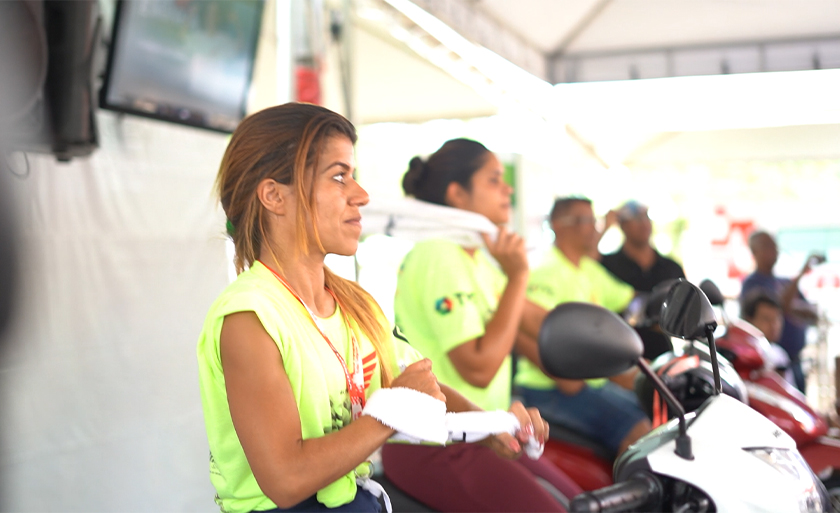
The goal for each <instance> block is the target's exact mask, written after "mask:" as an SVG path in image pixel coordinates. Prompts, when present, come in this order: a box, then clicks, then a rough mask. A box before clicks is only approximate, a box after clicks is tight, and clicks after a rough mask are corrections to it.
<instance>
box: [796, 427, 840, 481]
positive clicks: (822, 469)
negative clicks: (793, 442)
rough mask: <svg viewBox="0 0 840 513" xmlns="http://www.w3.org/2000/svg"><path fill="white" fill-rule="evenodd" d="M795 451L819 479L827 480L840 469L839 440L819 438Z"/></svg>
mask: <svg viewBox="0 0 840 513" xmlns="http://www.w3.org/2000/svg"><path fill="white" fill-rule="evenodd" d="M797 449H799V454H801V455H802V457H803V458H805V461H806V462H807V463H808V465H809V466H810V467H811V470H813V471H814V473H815V474H816V475H817V476H819V477H820V479H823V480H825V479H828V478H829V477H831V475H832V474H833V473H834V472H835V471H836V470H837V469H840V440H838V439H836V438H831V437H828V436H821V437H819V438H817V439H816V440H814V441H813V442H811V443H809V444H806V445H803V446H799V447H797Z"/></svg>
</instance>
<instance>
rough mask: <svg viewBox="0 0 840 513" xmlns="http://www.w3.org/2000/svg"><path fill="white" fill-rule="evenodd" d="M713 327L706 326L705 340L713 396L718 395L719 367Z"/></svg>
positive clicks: (719, 388)
mask: <svg viewBox="0 0 840 513" xmlns="http://www.w3.org/2000/svg"><path fill="white" fill-rule="evenodd" d="M715 327H716V326H714V325H712V324H710V325H708V326H706V339H707V340H708V341H709V356H711V357H712V374H713V375H714V378H715V395H718V394H720V390H721V387H720V367H718V359H717V346H715Z"/></svg>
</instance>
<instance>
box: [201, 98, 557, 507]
mask: <svg viewBox="0 0 840 513" xmlns="http://www.w3.org/2000/svg"><path fill="white" fill-rule="evenodd" d="M355 141H356V133H355V129H354V127H353V125H352V124H351V123H350V122H349V121H347V120H346V119H345V118H344V117H342V116H340V115H338V114H336V113H334V112H331V111H329V110H327V109H324V108H322V107H318V106H315V105H308V104H297V103H290V104H285V105H280V106H276V107H271V108H268V109H265V110H263V111H260V112H257V113H255V114H253V115H251V116H249V117H247V118H246V119H244V120H243V121H242V123H240V125H239V126H238V127H237V129H236V131H235V132H234V133H233V136H232V138H231V141H230V143H229V145H228V148H227V150H226V152H225V155H224V158H223V160H222V164H221V167H220V170H219V175H218V178H217V188H218V193H219V196H220V198H221V203H222V207H223V209H224V211H225V214H226V215H227V218H228V224H229V233H230V234H231V237H232V239H233V243H234V246H235V250H236V256H235V264H236V268H237V271H238V273H239V274H238V276H237V279H236V280H235V281H234V282H233V283H231V284H230V285H229V286H228V287H227V288H226V289H225V290H224V291H223V292H222V294H221V295H220V296H219V297H218V299H217V300H216V301H215V302H214V303H213V305H212V306H211V308H210V312H209V313H208V315H207V318H206V320H205V324H204V328H203V332H202V334H201V337H200V339H199V343H198V360H199V378H200V385H201V396H202V405H203V409H204V416H205V424H206V428H207V435H208V440H209V444H210V453H211V454H210V478H211V481H212V482H213V485H214V486H215V488H216V492H217V494H216V502H217V503H218V504H219V506H220V507H221V509H222V511H225V512H237V511H266V510H271V511H283V510H294V511H301V510H305V511H379V508H380V506H379V503H378V501H377V500H376V498H375V496H374V494H372V493H371V491H370V490H369V488H370V489H374V488H371V487H370V486H369V481H367V480H365V479H364V476H365V475H366V474H368V473H369V465H368V464H366V460H367V459H368V457H369V456H370V455H371V454H372V453H373V452H374V451H375V450H376V449H377V448H379V447H380V446H381V445H382V444H383V443H385V441H386V440H388V438H389V437H391V436H392V435H394V434H395V430H394V429H393V428H392V427H390V426H393V425H395V423H394V422H391V421H389V417H391V416H392V413H393V412H392V411H391V410H393V409H394V408H391V406H393V405H394V404H395V403H394V402H393V400H392V401H391V402H390V403H389V402H388V401H389V400H388V397H393V396H392V395H389V392H398V391H399V392H402V393H403V395H401V396H400V397H409V398H410V401H409V405H410V406H411V408H410V409H409V410H410V411H409V413H408V414H411V411H423V408H424V407H428V405H429V404H431V403H434V405H433V406H431V407H432V408H434V407H437V405H440V407H441V408H443V404H442V402H444V401H445V407H446V409H447V410H449V411H464V410H470V409H475V407H474V406H473V405H472V404H471V403H469V402H468V401H467V400H466V399H464V398H463V397H462V396H461V395H460V394H458V393H456V392H454V391H453V390H452V389H450V388H448V387H446V386H442V385H439V384H438V382H437V379H436V378H435V376H434V374H433V373H432V371H431V363H430V362H429V361H428V360H426V359H423V358H422V356H420V355H419V353H417V352H416V351H414V350H413V349H412V348H411V347H409V346H407V345H406V344H404V343H402V342H401V341H399V340H396V339H395V337H393V336H392V335H391V332H390V329H389V328H390V325H389V323H388V321H387V320H386V318H385V316H384V315H383V313H382V311H381V309H380V308H379V306H378V305H377V304H376V302H375V301H374V300H373V298H372V297H371V296H370V295H369V294H368V293H367V292H365V291H364V290H363V289H362V288H361V287H359V286H358V285H357V284H356V283H354V282H351V281H348V280H345V279H342V278H340V277H338V276H336V275H335V274H333V273H332V272H331V271H330V270H329V269H328V268H327V267H326V266H325V265H324V257H325V256H326V255H327V254H328V253H335V254H339V255H352V254H354V253H355V251H356V249H357V246H358V239H359V235H360V232H361V215H360V213H359V209H360V207H362V206H363V205H365V204H366V203H367V201H368V195H367V193H366V192H365V190H364V189H362V187H361V186H360V185H359V184H358V183H357V182H356V181H355V179H354V176H353V173H354V154H353V144H354V143H355ZM412 362H413V363H412ZM400 363H404V364H405V363H407V364H409V365H407V366H406V367H405V370H404V371H403V372H400ZM406 389H408V390H407V391H406ZM405 394H407V395H405ZM374 403H375V404H374ZM375 405H378V406H376V407H374V406H375ZM516 413H517V416H518V418H519V420H520V422H521V423H522V425H523V426H526V425H528V426H531V425H533V426H534V428H533V429H534V430H536V432H538V433H543V432H544V431H545V430H546V425H545V424H544V422H543V421H542V419H541V418H540V417H539V414H538V413H537V412H536V411H535V410H530V411H526V410H525V409H524V408H520V409H519V410H517V412H516ZM390 420H393V419H390ZM523 432H524V430H523ZM493 438H494V439H498V440H500V443H499V444H498V445H504V444H506V443H509V440H508V439H510V440H513V439H514V438H513V437H512V436H511V435H508V434H500V435H497V436H496V437H493Z"/></svg>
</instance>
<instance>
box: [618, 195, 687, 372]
mask: <svg viewBox="0 0 840 513" xmlns="http://www.w3.org/2000/svg"><path fill="white" fill-rule="evenodd" d="M616 218H617V220H618V226H619V227H620V228H621V231H622V233H623V234H624V243H623V244H622V245H621V248H619V250H618V251H616V252H615V253H609V254H606V255H603V256H602V257H601V264H602V265H603V266H604V267H606V268H607V270H608V271H609V272H611V273H612V274H613V275H614V276H616V277H617V278H618V279H620V280H622V281H623V282H625V283H628V284H630V285H631V286H632V287H633V288H634V289H635V290H636V292H650V291H652V290H653V288H654V287H655V286H656V285H658V284H660V283H662V282H664V281H668V280H673V279H677V278H683V279H685V272H683V269H682V267H681V266H680V264H678V263H677V262H675V261H674V260H671V259H670V258H668V257H666V256H663V255H661V254H660V253H659V252H658V251H656V248H654V247H653V245H652V244H651V242H650V237H651V234H652V233H653V226H652V225H651V222H650V217H648V207H647V206H645V205H643V204H641V203H639V202H638V201H633V200H631V201H628V202H627V203H625V204H624V205H622V206H621V208H619V209H618V210H617V211H616ZM636 331H637V332H638V333H639V336H641V338H642V342H643V343H644V346H645V352H644V357H645V358H647V359H648V360H653V359H654V358H656V357H657V356H659V355H660V354H662V353H665V352H667V351H671V349H672V345H671V340H670V338H669V337H667V336H666V335H664V334H663V333H662V332H661V331H659V330H657V329H654V328H649V327H639V328H637V329H636Z"/></svg>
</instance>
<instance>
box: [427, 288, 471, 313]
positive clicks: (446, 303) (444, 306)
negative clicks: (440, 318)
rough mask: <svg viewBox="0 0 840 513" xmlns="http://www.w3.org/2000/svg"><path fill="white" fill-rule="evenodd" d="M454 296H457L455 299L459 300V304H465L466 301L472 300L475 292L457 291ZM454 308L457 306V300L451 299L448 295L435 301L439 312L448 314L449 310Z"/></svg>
mask: <svg viewBox="0 0 840 513" xmlns="http://www.w3.org/2000/svg"><path fill="white" fill-rule="evenodd" d="M453 297H454V298H455V300H457V301H458V304H459V305H461V306H463V305H464V303H465V302H467V301H471V300H472V298H473V297H475V293H474V292H456V293H455V294H453ZM453 308H455V301H453V300H452V299H449V298H448V297H446V296H444V297H442V298H440V299H438V300H437V301H436V302H435V310H437V311H438V313H441V314H444V315H446V314H448V313H449V312H451V311H452V309H453Z"/></svg>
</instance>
